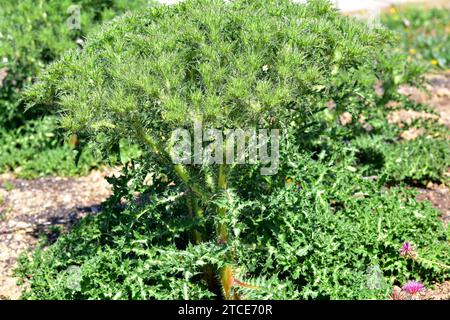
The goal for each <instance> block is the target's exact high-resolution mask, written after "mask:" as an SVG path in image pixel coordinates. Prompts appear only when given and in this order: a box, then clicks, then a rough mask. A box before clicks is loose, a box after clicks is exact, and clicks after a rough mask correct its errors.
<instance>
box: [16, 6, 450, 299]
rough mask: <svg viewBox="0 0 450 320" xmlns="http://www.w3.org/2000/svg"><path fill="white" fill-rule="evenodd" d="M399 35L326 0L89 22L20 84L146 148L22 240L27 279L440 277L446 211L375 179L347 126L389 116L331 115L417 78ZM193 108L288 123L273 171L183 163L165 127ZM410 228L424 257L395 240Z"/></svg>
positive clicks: (370, 291)
mask: <svg viewBox="0 0 450 320" xmlns="http://www.w3.org/2000/svg"><path fill="white" fill-rule="evenodd" d="M393 39H394V37H393V34H392V33H391V32H389V31H388V30H387V29H385V28H382V27H375V28H369V27H368V26H367V25H365V24H364V23H363V22H360V21H357V20H355V19H351V18H347V17H343V16H341V15H340V14H339V13H338V12H337V11H336V10H335V9H333V7H332V6H331V5H330V3H329V2H327V1H323V0H313V1H310V2H308V4H304V5H299V4H293V3H292V2H290V1H287V0H286V1H283V0H269V1H264V2H257V1H247V0H236V1H233V2H231V3H225V2H224V1H219V0H207V1H199V0H188V1H186V2H183V3H181V4H177V5H174V6H155V7H152V8H148V9H146V10H143V11H142V12H139V13H128V14H125V15H123V16H122V17H120V18H118V19H115V20H114V21H113V22H111V23H109V24H107V25H105V26H104V27H103V28H102V30H101V31H99V32H97V33H93V34H91V35H90V36H89V37H88V39H87V42H86V45H85V46H84V48H83V50H72V51H69V52H67V53H66V54H64V55H63V57H62V58H61V59H59V60H58V61H56V62H55V63H52V64H51V65H50V66H49V67H48V68H47V69H46V71H45V72H43V73H42V74H41V76H40V77H39V81H38V82H37V83H36V84H35V85H34V86H33V87H32V88H30V89H29V90H28V91H27V93H26V97H27V101H28V102H29V104H30V107H32V108H43V107H44V108H49V109H50V108H51V109H53V110H55V112H58V113H59V114H60V115H61V118H60V123H61V125H62V127H63V128H65V129H67V130H68V131H69V132H70V133H76V134H78V135H81V136H83V137H86V138H87V139H90V141H92V143H94V144H95V145H96V148H98V149H102V150H104V151H105V152H106V153H107V154H110V155H111V154H113V153H114V152H115V150H116V149H115V148H111V147H112V146H115V145H116V144H117V143H118V141H120V139H123V140H126V141H128V142H129V143H133V144H136V145H138V146H139V147H140V153H141V154H140V157H138V158H135V159H133V160H132V161H130V163H129V164H128V165H127V166H126V167H125V168H124V170H123V172H122V175H121V176H120V177H115V178H110V182H111V183H112V184H113V192H114V194H113V196H112V197H111V198H110V199H109V200H108V201H107V202H106V203H105V204H104V205H103V210H102V212H101V213H100V214H99V215H97V216H95V217H88V218H87V219H84V220H83V221H81V222H80V224H79V225H78V226H76V227H75V228H74V229H73V230H72V232H70V233H68V234H67V235H63V236H62V237H61V238H59V240H58V241H57V242H56V243H55V244H53V245H52V246H50V247H48V248H46V249H42V250H37V251H36V252H35V253H34V254H32V255H23V256H22V259H21V263H20V265H19V268H18V270H17V274H18V275H19V276H20V277H21V278H22V279H23V280H24V281H26V282H28V284H29V285H30V289H29V290H26V292H25V293H24V297H25V298H28V299H89V298H92V299H181V298H185V299H202V298H215V299H300V298H301V299H345V298H347V299H362V298H378V299H383V298H386V296H387V294H388V292H389V291H390V286H391V285H393V284H402V283H405V282H406V281H407V280H420V281H423V282H425V283H426V284H430V283H431V282H432V281H436V280H438V281H439V280H443V279H448V277H449V273H448V268H449V267H448V265H449V264H450V256H449V237H450V234H449V232H448V228H446V227H444V225H443V224H442V223H441V222H440V221H439V220H438V219H437V218H438V216H439V212H438V211H437V210H435V209H433V208H432V207H431V205H430V204H429V203H419V202H417V201H416V200H415V194H414V191H412V190H408V189H407V188H405V187H404V185H403V184H402V180H404V177H402V176H401V177H400V178H399V179H398V180H400V181H399V183H400V185H398V186H394V187H393V188H386V187H385V182H386V181H387V178H386V177H387V176H388V175H389V172H391V171H392V172H394V173H395V172H397V171H396V170H397V169H395V168H394V169H390V167H386V166H385V168H382V170H384V171H385V174H384V175H383V174H381V173H380V179H376V180H375V181H372V179H368V177H366V176H365V174H364V172H361V170H362V169H361V167H363V166H361V165H359V164H358V161H360V159H361V157H360V151H359V150H358V148H357V145H356V142H355V141H357V140H358V139H363V137H365V136H370V137H372V138H373V137H374V136H375V134H376V133H382V132H384V133H388V132H394V131H395V129H394V128H393V127H392V126H389V124H387V121H386V119H385V118H382V117H377V116H375V117H373V119H368V121H370V122H371V125H372V126H373V127H374V130H375V131H373V132H372V133H368V132H367V131H366V130H364V128H361V126H362V125H361V124H360V123H359V122H357V121H353V122H352V123H351V124H349V125H345V126H344V125H342V123H341V121H339V117H340V115H341V114H342V113H343V112H350V113H351V114H352V116H353V118H354V119H358V118H359V117H360V116H363V115H367V113H369V114H372V112H374V113H375V114H376V115H378V114H379V113H380V114H382V113H383V112H384V111H383V107H384V101H386V100H389V99H392V98H393V97H395V96H396V88H398V86H399V85H400V84H402V83H418V82H419V81H420V73H421V70H422V69H421V67H420V66H417V65H415V64H413V63H412V64H411V63H409V64H408V63H400V64H396V62H398V61H403V60H404V59H406V57H405V56H404V55H402V54H397V53H393V52H392V49H391V45H392V42H393V41H394V40H393ZM402 58H403V60H402ZM380 81H381V82H382V85H383V87H384V89H385V90H384V94H383V95H379V94H377V92H376V89H375V85H376V84H377V83H379V82H380ZM377 112H378V113H377ZM196 122H202V123H203V126H204V127H205V128H221V129H226V128H228V129H233V128H247V127H252V128H259V129H260V128H264V129H279V130H281V133H282V139H281V141H280V154H279V160H280V161H279V167H278V170H277V173H276V174H274V175H263V174H262V173H261V171H260V169H261V168H262V167H264V166H265V164H264V163H261V162H256V163H254V164H246V165H223V164H207V163H203V164H200V165H196V164H179V163H174V162H173V161H172V159H171V157H170V153H171V151H172V148H173V142H172V141H171V139H170V137H171V133H172V132H173V131H174V130H176V129H178V128H180V127H182V128H184V129H187V130H190V131H192V130H193V129H192V128H193V126H194V124H195V123H196ZM377 123H378V124H377ZM361 141H362V140H361ZM210 142H212V141H210ZM214 142H215V143H216V144H215V152H217V150H218V147H219V146H222V145H219V144H220V142H218V141H217V140H216V141H214ZM222 144H223V143H222ZM207 145H208V143H205V145H204V147H206V146H207ZM405 152H409V151H405ZM439 158H440V156H439ZM440 159H441V158H440ZM388 163H390V162H388ZM389 170H391V171H389ZM386 172H387V173H386ZM427 172H433V170H428V171H427ZM377 174H378V172H377ZM417 174H418V175H424V173H423V172H421V171H418V173H417ZM390 175H391V176H394V177H395V175H394V174H392V173H391V174H390ZM406 242H409V243H412V244H414V247H415V250H416V252H417V255H418V257H420V259H419V258H416V259H406V258H405V257H404V256H402V255H401V252H400V249H401V248H402V246H405V243H406Z"/></svg>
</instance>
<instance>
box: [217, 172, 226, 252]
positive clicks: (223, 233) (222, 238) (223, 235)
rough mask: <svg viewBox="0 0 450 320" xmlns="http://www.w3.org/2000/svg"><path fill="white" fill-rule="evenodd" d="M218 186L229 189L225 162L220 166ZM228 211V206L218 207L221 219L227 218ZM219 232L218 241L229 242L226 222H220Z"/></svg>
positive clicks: (223, 189) (224, 189)
mask: <svg viewBox="0 0 450 320" xmlns="http://www.w3.org/2000/svg"><path fill="white" fill-rule="evenodd" d="M217 186H218V189H219V190H222V191H225V192H226V189H227V179H226V173H225V167H224V165H223V164H221V165H220V166H219V178H218V180H217ZM226 213H227V208H219V209H218V215H219V219H220V220H223V219H224V218H225V215H226ZM217 229H218V230H217V234H218V242H219V243H221V244H225V243H227V242H228V228H227V226H226V224H225V223H223V222H219V225H218V228H217Z"/></svg>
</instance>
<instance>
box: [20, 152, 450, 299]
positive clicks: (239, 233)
mask: <svg viewBox="0 0 450 320" xmlns="http://www.w3.org/2000/svg"><path fill="white" fill-rule="evenodd" d="M291 160H292V161H293V163H295V166H293V165H288V164H286V165H284V166H282V167H281V168H280V172H281V173H282V174H283V176H284V177H289V179H285V178H283V179H280V180H283V181H282V182H280V183H277V184H276V186H273V189H274V190H273V191H271V192H269V191H268V190H267V184H262V183H261V184H254V183H253V182H249V183H247V185H242V187H243V188H246V187H247V188H249V189H250V188H251V190H253V192H254V195H253V196H249V195H248V194H246V192H244V191H242V192H239V190H234V199H235V202H236V203H237V205H236V206H237V207H236V208H235V209H230V211H229V212H230V214H231V215H232V218H230V220H231V221H230V222H228V223H227V225H228V226H229V227H230V229H232V230H233V232H232V233H231V237H230V241H229V245H228V246H223V245H221V244H218V243H217V242H216V241H214V240H209V241H206V240H205V241H203V242H202V243H198V244H194V243H193V242H192V241H191V242H189V241H188V240H189V239H190V238H191V239H192V230H193V229H197V228H199V225H200V224H201V222H200V221H195V220H193V219H191V218H190V216H189V215H188V214H187V213H186V210H185V203H186V199H185V197H184V196H183V194H184V193H185V191H184V188H183V186H181V185H175V184H173V183H172V182H171V181H168V180H167V179H166V178H165V176H164V175H163V174H161V176H159V177H158V176H157V175H155V176H154V178H153V183H151V184H150V185H148V183H147V184H144V181H145V180H148V177H147V175H148V172H149V170H150V171H153V169H154V168H152V169H150V168H149V166H150V164H149V163H148V162H147V161H146V160H145V159H142V160H140V161H137V160H136V161H134V163H133V164H132V165H130V166H129V167H126V168H125V169H124V171H123V174H122V175H121V176H118V177H115V178H112V179H111V180H110V182H111V183H113V186H114V191H115V192H114V195H113V196H112V197H111V198H110V199H109V200H108V201H107V202H106V203H104V205H103V210H102V212H101V213H100V214H99V215H97V216H95V217H93V216H91V217H88V218H86V219H85V220H83V221H81V222H80V223H79V224H78V225H77V226H75V227H74V229H73V230H72V231H71V232H70V233H68V234H67V235H63V236H62V237H61V238H59V239H58V241H57V242H56V243H55V244H54V245H52V246H50V247H48V248H45V247H42V248H40V249H39V250H37V251H36V252H34V253H32V254H31V255H23V256H22V258H21V262H20V265H19V268H18V270H17V274H18V275H19V276H20V277H21V278H22V279H23V280H24V281H26V282H27V283H28V285H29V289H27V290H25V292H24V296H23V297H24V298H26V299H205V298H214V297H215V298H220V296H221V292H220V291H218V290H217V288H216V290H212V289H211V287H209V286H208V281H206V279H205V277H204V274H205V267H207V266H210V267H212V266H213V267H214V269H216V270H223V272H225V271H227V272H229V273H228V274H227V277H226V279H227V280H228V281H229V282H228V283H227V284H228V287H227V288H228V290H226V291H225V292H226V293H227V294H229V297H231V298H234V297H239V298H240V299H373V298H378V299H384V298H386V295H387V293H388V292H389V291H390V287H391V286H392V285H394V284H397V285H400V284H402V283H405V282H406V281H407V280H409V279H420V280H421V281H424V282H425V283H426V284H427V285H429V284H430V283H431V282H432V281H436V280H442V279H446V278H448V270H446V269H445V268H442V267H441V266H440V265H436V264H430V263H427V262H426V261H422V260H417V261H413V260H411V259H403V258H402V257H401V255H400V252H399V249H400V248H401V247H402V244H403V242H405V241H411V242H412V243H414V245H415V246H416V250H417V252H418V253H419V255H420V256H421V257H424V258H427V259H431V260H434V261H438V262H440V263H443V264H448V263H449V262H450V256H449V252H450V251H449V250H448V240H449V234H448V232H447V233H446V229H445V227H444V225H443V224H442V223H441V222H440V221H439V220H438V219H437V217H438V215H439V212H438V211H437V210H435V209H433V208H432V207H431V205H430V204H429V203H426V202H423V203H418V202H417V201H416V200H415V199H414V195H415V193H414V191H412V190H407V189H405V188H401V187H396V188H393V189H391V190H387V189H385V190H381V189H380V186H379V185H378V183H374V182H371V181H369V180H366V179H364V178H363V177H361V176H358V175H355V174H352V173H351V172H350V171H348V170H347V169H346V168H347V167H348V163H349V161H350V159H348V160H347V161H344V162H340V161H311V155H310V154H303V155H300V154H299V153H297V154H296V155H295V156H293V157H292V158H291ZM272 185H275V182H272ZM125 186H127V187H125ZM137 195H139V196H137ZM211 231H213V230H211ZM204 234H205V233H203V235H204ZM230 254H233V255H234V257H235V261H234V264H233V269H230V268H228V269H225V268H224V267H225V266H228V265H229V255H230ZM74 267H76V268H79V271H80V275H79V277H78V282H79V287H78V288H77V289H73V288H72V287H70V286H68V282H69V280H70V279H69V277H70V273H69V272H68V270H70V268H74ZM373 270H375V273H374V272H373ZM377 270H379V271H377ZM230 271H231V272H230ZM369 281H372V282H370V283H369ZM370 284H371V285H370Z"/></svg>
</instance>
